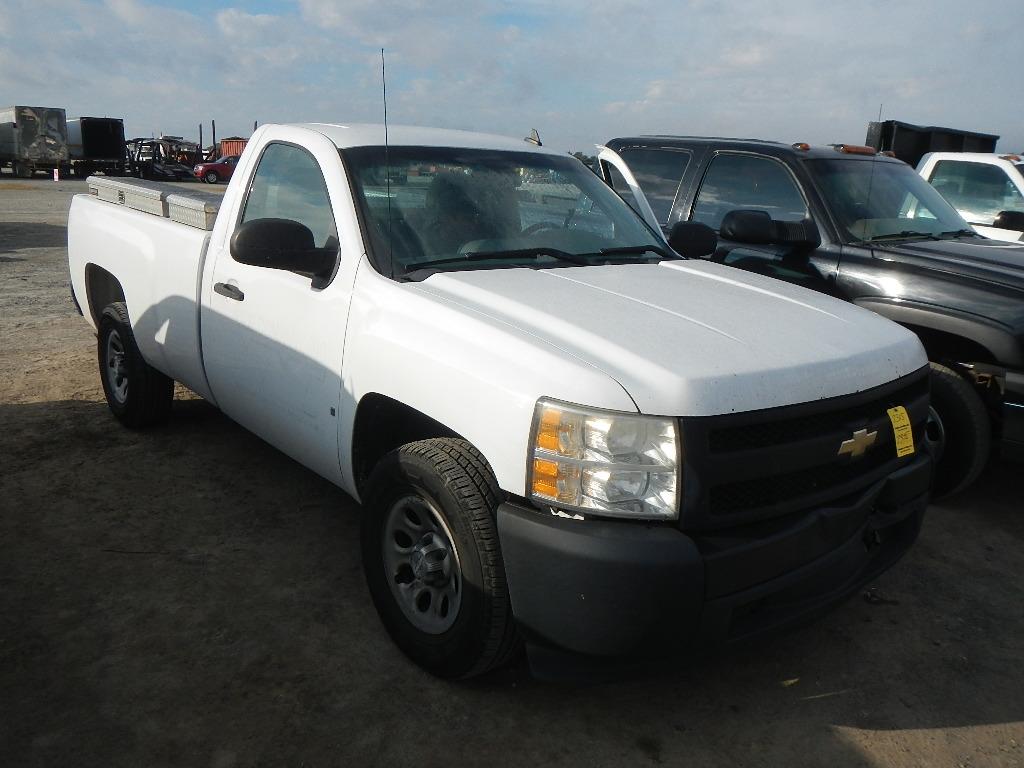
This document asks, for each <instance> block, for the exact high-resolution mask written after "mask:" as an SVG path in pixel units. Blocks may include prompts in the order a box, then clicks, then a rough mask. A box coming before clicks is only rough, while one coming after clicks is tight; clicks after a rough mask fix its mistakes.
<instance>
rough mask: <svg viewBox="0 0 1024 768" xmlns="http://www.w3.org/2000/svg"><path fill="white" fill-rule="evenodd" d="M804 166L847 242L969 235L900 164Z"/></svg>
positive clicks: (817, 162)
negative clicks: (812, 177) (816, 184)
mask: <svg viewBox="0 0 1024 768" xmlns="http://www.w3.org/2000/svg"><path fill="white" fill-rule="evenodd" d="M807 166H808V167H809V168H810V170H811V174H812V176H814V178H815V180H816V181H817V183H818V187H819V188H820V190H821V192H822V194H823V195H824V197H825V199H826V201H827V202H828V204H829V207H830V208H831V209H832V213H833V215H834V216H835V219H836V223H837V224H838V225H839V227H840V229H841V231H842V232H843V234H844V235H845V237H846V239H847V240H850V241H865V240H868V241H871V240H888V239H898V238H912V237H949V236H956V235H959V234H964V233H967V232H970V231H971V228H970V225H969V224H968V223H967V222H966V221H964V220H963V219H962V218H961V216H960V214H958V213H957V212H956V210H954V208H953V206H951V205H950V204H949V203H947V202H946V200H945V199H944V198H943V197H942V195H940V194H939V193H938V192H937V191H936V190H935V189H934V187H932V186H931V185H930V184H929V183H928V182H926V181H925V180H924V179H922V178H921V177H920V176H918V175H917V173H916V172H915V171H914V169H912V168H911V167H910V166H909V165H906V164H905V163H894V162H889V161H880V160H879V161H873V162H865V161H863V160H853V159H844V160H809V161H807Z"/></svg>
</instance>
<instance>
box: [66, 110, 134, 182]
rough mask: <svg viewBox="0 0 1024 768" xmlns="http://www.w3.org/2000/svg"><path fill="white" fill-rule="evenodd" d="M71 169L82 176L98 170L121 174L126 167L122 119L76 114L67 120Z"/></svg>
mask: <svg viewBox="0 0 1024 768" xmlns="http://www.w3.org/2000/svg"><path fill="white" fill-rule="evenodd" d="M67 126H68V154H69V156H70V164H71V171H72V173H74V174H75V175H76V176H79V177H81V178H85V177H86V176H90V175H92V174H93V173H96V172H101V173H104V174H106V175H107V176H123V175H125V173H127V170H128V167H127V166H128V160H127V154H126V152H125V141H124V121H123V120H121V119H120V118H116V117H76V118H72V119H71V120H68V121H67Z"/></svg>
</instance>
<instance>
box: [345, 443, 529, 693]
mask: <svg viewBox="0 0 1024 768" xmlns="http://www.w3.org/2000/svg"><path fill="white" fill-rule="evenodd" d="M412 498H415V499H417V500H420V501H422V502H424V503H426V504H428V505H429V506H430V507H431V509H432V510H433V511H434V512H437V513H440V517H441V521H442V523H443V529H444V530H445V533H450V535H451V537H452V539H453V540H454V555H455V563H456V565H457V567H458V568H459V570H460V574H461V576H460V577H461V585H462V589H461V597H460V603H459V606H458V608H457V611H456V613H455V615H454V617H453V618H452V619H450V621H451V622H452V623H451V625H450V627H448V628H446V629H444V630H443V631H441V630H438V631H436V632H428V631H424V630H423V629H422V628H420V627H418V626H416V625H415V624H414V623H413V621H412V620H411V619H410V618H409V616H410V615H411V613H410V614H407V611H410V610H415V609H414V608H413V609H410V607H403V606H402V605H401V604H400V602H399V598H398V597H397V596H396V591H400V590H399V588H398V587H394V588H393V586H392V585H393V584H395V583H398V582H399V581H400V579H399V578H398V576H397V574H392V573H390V572H389V564H388V561H387V555H386V554H385V549H384V545H385V541H388V539H387V537H386V534H385V531H386V530H389V522H388V521H389V520H390V519H391V515H392V514H394V512H393V510H396V509H402V507H401V505H402V504H403V503H405V501H406V500H408V499H412ZM499 498H500V491H499V489H498V485H497V482H496V481H495V479H494V475H493V473H492V472H491V469H490V467H489V466H488V464H487V461H486V460H485V459H484V457H483V456H482V455H481V454H480V452H479V451H477V450H476V449H475V448H474V447H473V446H472V445H470V444H469V443H468V442H466V441H465V440H458V439H448V438H436V439H431V440H422V441H420V442H415V443H408V444H407V445H403V446H402V447H401V448H398V449H397V450H394V451H392V452H391V453H389V454H388V455H387V456H385V457H384V458H383V459H382V460H381V461H380V463H379V464H378V465H377V466H376V467H375V468H374V470H373V473H372V474H371V476H370V479H369V480H368V482H367V485H366V490H365V493H364V494H363V507H364V512H363V518H362V526H361V528H362V530H361V534H362V537H361V538H362V552H363V570H364V573H365V575H366V581H367V584H368V586H369V588H370V594H371V596H372V597H373V601H374V604H375V605H376V607H377V612H378V613H379V614H380V617H381V621H382V622H383V623H384V626H385V628H386V629H387V631H388V633H389V634H390V635H391V637H392V639H393V640H394V641H395V643H396V644H397V645H398V647H399V648H401V649H402V651H403V652H405V654H406V655H407V656H409V657H410V658H411V659H412V660H413V661H415V662H416V663H417V664H419V665H420V666H421V667H423V668H424V669H426V670H428V671H429V672H431V673H433V674H435V675H438V676H439V677H445V678H466V677H472V676H474V675H480V674H483V673H485V672H487V671H489V670H492V669H495V668H497V667H499V666H501V665H503V664H505V663H507V662H508V661H509V660H511V658H512V657H513V656H514V655H515V654H516V653H517V652H518V650H519V647H520V642H519V634H518V632H517V630H516V626H515V621H514V620H513V618H512V607H511V603H510V601H509V595H508V586H507V583H506V580H505V566H504V563H503V561H502V558H501V551H500V549H499V546H498V532H497V525H496V521H495V512H496V510H497V507H498V501H499ZM410 549H414V547H410ZM395 551H398V550H397V549H396V550H395ZM411 576H412V573H411V571H410V577H411ZM417 584H420V581H419V579H418V577H417V578H416V581H414V582H413V583H410V584H409V585H408V586H409V587H410V588H411V589H412V590H415V589H416V585H417ZM424 615H425V614H424ZM414 618H415V617H414Z"/></svg>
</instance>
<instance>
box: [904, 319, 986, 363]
mask: <svg viewBox="0 0 1024 768" xmlns="http://www.w3.org/2000/svg"><path fill="white" fill-rule="evenodd" d="M908 327H909V329H910V330H911V331H913V332H914V333H916V334H917V337H918V338H919V339H920V340H921V343H922V344H923V345H924V349H925V352H927V353H928V359H929V360H932V361H933V362H936V363H944V364H946V365H949V364H950V363H954V364H955V363H994V362H996V359H995V356H994V355H993V354H992V353H991V352H989V351H988V350H987V349H986V348H985V347H983V346H982V345H981V344H979V343H978V342H976V341H971V340H970V339H965V338H964V337H963V336H957V335H955V334H952V333H947V332H945V331H936V330H934V329H932V328H921V327H918V326H908Z"/></svg>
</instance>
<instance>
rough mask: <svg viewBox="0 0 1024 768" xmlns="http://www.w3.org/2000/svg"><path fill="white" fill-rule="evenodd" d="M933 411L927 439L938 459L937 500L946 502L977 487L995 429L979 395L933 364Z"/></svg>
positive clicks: (949, 371) (936, 469)
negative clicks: (965, 490) (974, 485)
mask: <svg viewBox="0 0 1024 768" xmlns="http://www.w3.org/2000/svg"><path fill="white" fill-rule="evenodd" d="M931 369H932V372H931V390H932V407H931V410H930V411H929V414H928V425H927V427H926V431H925V439H926V440H927V441H928V442H929V443H930V444H931V446H932V453H933V455H935V456H936V457H937V460H936V464H935V483H934V486H933V491H932V492H933V496H934V497H935V498H942V497H943V496H950V495H952V494H954V493H958V492H959V491H962V490H964V489H965V488H967V486H969V485H970V484H971V483H973V482H974V481H975V480H976V479H977V478H978V475H979V474H981V470H982V469H984V467H985V463H986V462H987V461H988V456H989V451H990V448H991V442H992V425H991V423H990V422H989V418H988V412H987V411H986V410H985V405H984V403H982V401H981V398H980V397H979V396H978V393H977V392H975V391H974V388H973V387H972V386H971V385H970V383H968V381H967V380H966V379H964V377H963V376H961V375H960V374H958V373H957V372H956V371H954V370H953V369H952V368H947V367H946V366H944V365H940V364H938V363H932V364H931Z"/></svg>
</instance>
